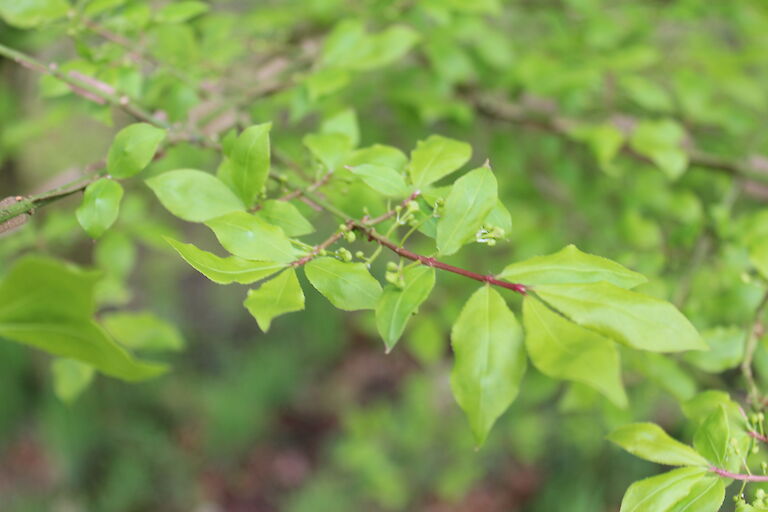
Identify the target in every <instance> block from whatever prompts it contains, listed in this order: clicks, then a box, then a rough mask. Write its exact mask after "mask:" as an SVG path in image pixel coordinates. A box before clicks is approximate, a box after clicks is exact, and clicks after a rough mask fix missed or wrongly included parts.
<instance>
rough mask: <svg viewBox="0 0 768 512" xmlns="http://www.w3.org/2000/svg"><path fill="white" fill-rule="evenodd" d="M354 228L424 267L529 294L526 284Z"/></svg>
mask: <svg viewBox="0 0 768 512" xmlns="http://www.w3.org/2000/svg"><path fill="white" fill-rule="evenodd" d="M352 228H353V229H356V230H358V231H360V232H362V233H364V234H365V235H366V236H367V237H368V240H369V241H375V242H376V243H377V244H379V245H382V246H384V247H386V248H387V249H389V250H391V251H393V252H394V253H396V254H398V255H399V256H402V257H403V258H406V259H409V260H412V261H418V262H419V263H421V264H422V265H426V266H428V267H432V268H438V269H440V270H445V271H447V272H452V273H454V274H458V275H460V276H464V277H468V278H469V279H474V280H475V281H480V282H481V283H488V284H492V285H494V286H499V287H501V288H506V289H507V290H512V291H514V292H517V293H519V294H521V295H525V294H526V293H528V287H527V286H525V285H524V284H520V283H508V282H506V281H502V280H500V279H496V278H495V277H494V276H493V275H490V274H478V273H477V272H472V271H471V270H466V269H463V268H460V267H455V266H453V265H449V264H447V263H443V262H442V261H439V260H436V259H435V258H430V257H428V256H423V255H421V254H416V253H415V252H412V251H409V250H408V249H405V248H403V247H399V246H398V245H397V244H395V243H394V242H392V241H391V240H388V239H387V238H384V237H383V236H381V235H380V234H378V233H376V231H374V230H373V228H370V227H367V226H365V225H363V224H360V223H357V222H355V223H353V224H352Z"/></svg>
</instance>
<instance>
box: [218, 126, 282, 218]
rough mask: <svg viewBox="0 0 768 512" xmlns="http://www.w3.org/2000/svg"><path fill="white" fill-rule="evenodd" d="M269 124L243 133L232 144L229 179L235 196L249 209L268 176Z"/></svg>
mask: <svg viewBox="0 0 768 512" xmlns="http://www.w3.org/2000/svg"><path fill="white" fill-rule="evenodd" d="M271 128H272V123H263V124H257V125H254V126H251V127H250V128H248V129H246V130H245V131H244V132H243V133H241V134H240V136H239V137H238V138H237V141H235V143H234V145H233V147H232V151H231V154H230V170H229V172H230V175H229V178H230V179H231V180H232V185H233V187H234V190H235V193H236V194H237V196H238V197H239V198H240V199H241V200H242V201H243V203H244V204H245V205H246V206H250V205H252V204H253V203H254V201H256V199H257V198H258V197H259V195H261V194H262V193H263V192H264V185H265V184H266V182H267V176H269V162H270V149H269V131H270V129H271Z"/></svg>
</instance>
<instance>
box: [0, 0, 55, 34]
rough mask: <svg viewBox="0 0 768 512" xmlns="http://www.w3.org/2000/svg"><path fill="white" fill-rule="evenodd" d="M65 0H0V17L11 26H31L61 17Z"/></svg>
mask: <svg viewBox="0 0 768 512" xmlns="http://www.w3.org/2000/svg"><path fill="white" fill-rule="evenodd" d="M68 11H69V3H67V1H66V0H0V18H2V19H3V20H5V22H6V23H8V24H9V25H11V26H12V27H18V28H33V27H37V26H39V25H43V24H45V23H50V22H51V21H54V20H57V19H59V18H63V17H64V16H66V15H67V12H68Z"/></svg>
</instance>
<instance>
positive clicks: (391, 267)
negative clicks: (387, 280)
mask: <svg viewBox="0 0 768 512" xmlns="http://www.w3.org/2000/svg"><path fill="white" fill-rule="evenodd" d="M398 268H400V267H399V266H398V265H397V263H395V262H394V261H388V262H387V270H388V271H390V272H397V269H398Z"/></svg>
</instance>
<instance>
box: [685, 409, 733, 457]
mask: <svg viewBox="0 0 768 512" xmlns="http://www.w3.org/2000/svg"><path fill="white" fill-rule="evenodd" d="M730 435H731V429H730V426H729V424H728V415H727V414H726V412H725V407H723V406H722V405H721V406H720V407H718V408H717V409H715V410H714V411H713V412H712V414H710V415H709V416H708V417H707V419H706V420H704V422H703V423H702V424H701V425H699V428H697V429H696V433H695V434H694V436H693V446H694V448H696V451H698V452H699V453H700V454H701V455H703V456H704V457H706V459H707V460H709V461H710V462H712V464H714V465H715V466H717V467H719V468H723V469H726V468H727V463H728V442H729V440H730Z"/></svg>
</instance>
